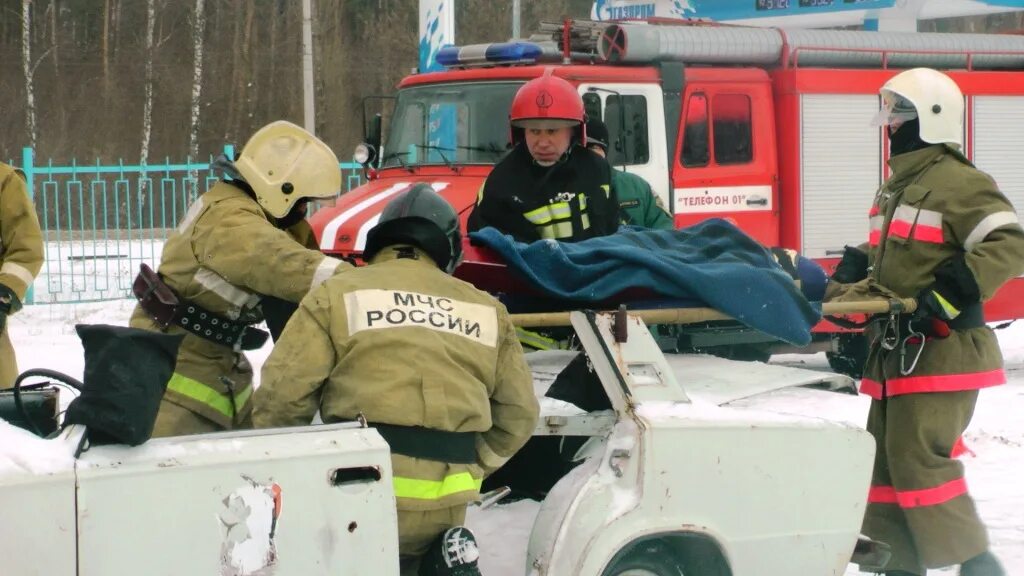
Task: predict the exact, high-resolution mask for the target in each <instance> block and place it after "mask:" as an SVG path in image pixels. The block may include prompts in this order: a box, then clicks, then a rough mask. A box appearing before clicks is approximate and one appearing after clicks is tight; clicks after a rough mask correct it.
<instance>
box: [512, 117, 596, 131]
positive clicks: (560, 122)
mask: <svg viewBox="0 0 1024 576" xmlns="http://www.w3.org/2000/svg"><path fill="white" fill-rule="evenodd" d="M579 124H580V123H579V121H577V120H569V119H563V118H523V119H520V120H513V121H512V126H514V127H516V128H529V129H534V130H558V129H559V128H568V127H569V126H579Z"/></svg>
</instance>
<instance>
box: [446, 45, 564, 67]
mask: <svg viewBox="0 0 1024 576" xmlns="http://www.w3.org/2000/svg"><path fill="white" fill-rule="evenodd" d="M543 53H544V50H543V49H542V48H541V47H540V46H539V45H537V44H534V43H533V42H492V43H490V44H470V45H468V46H445V47H444V48H441V50H440V51H438V53H437V63H438V64H440V65H442V66H448V67H455V66H481V65H487V64H512V63H518V62H524V63H526V62H536V61H537V60H538V59H540V57H541V55H542V54H543Z"/></svg>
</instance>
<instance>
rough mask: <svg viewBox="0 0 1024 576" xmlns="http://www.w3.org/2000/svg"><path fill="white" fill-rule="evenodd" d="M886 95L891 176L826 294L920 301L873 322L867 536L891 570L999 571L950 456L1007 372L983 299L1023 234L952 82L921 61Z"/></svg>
mask: <svg viewBox="0 0 1024 576" xmlns="http://www.w3.org/2000/svg"><path fill="white" fill-rule="evenodd" d="M881 95H882V101H883V108H882V110H881V111H880V113H879V118H878V120H879V122H878V123H879V124H880V125H884V126H887V127H888V132H889V138H890V160H889V165H890V167H891V168H892V176H891V177H890V178H889V180H888V181H886V183H885V184H884V185H883V186H882V188H881V189H880V190H879V192H878V194H877V195H876V196H875V200H874V203H873V205H872V207H871V211H870V235H869V241H868V243H867V244H866V245H864V246H863V248H862V249H852V248H849V249H847V254H846V255H845V256H844V258H843V261H842V262H841V263H840V265H839V267H837V270H836V274H834V275H833V280H836V281H837V282H839V283H838V284H836V285H834V286H831V287H830V289H829V292H830V296H832V297H833V299H857V298H858V297H859V296H860V295H863V294H864V293H865V292H866V291H867V290H869V289H871V287H872V286H873V285H877V286H881V287H883V289H884V290H887V291H889V292H891V293H894V294H895V295H897V296H899V297H916V298H917V301H918V310H917V311H916V312H915V313H914V314H912V315H899V316H892V317H890V316H886V317H885V318H879V319H877V320H875V321H874V322H873V323H872V325H871V326H869V329H868V337H869V341H870V343H871V345H870V350H869V353H868V360H867V364H866V366H865V369H864V378H863V379H862V381H861V392H863V393H865V394H868V395H870V396H871V397H872V399H873V401H872V403H871V410H870V413H869V415H868V423H867V426H868V430H869V431H871V432H872V433H873V434H874V435H875V438H876V440H877V453H876V458H875V469H874V475H873V478H872V486H871V490H870V493H869V495H868V507H867V512H866V516H865V519H864V533H865V534H867V535H868V536H870V537H871V538H874V539H876V540H881V541H884V542H887V543H888V544H890V545H891V546H892V549H893V555H892V559H891V560H890V562H889V563H888V565H887V566H885V567H884V571H885V574H888V575H899V576H910V575H915V576H922V575H923V574H925V572H926V570H927V569H928V568H939V567H942V566H949V565H954V564H960V565H961V568H960V574H961V575H962V576H1001V575H1003V574H1004V572H1003V570H1002V568H1001V566H1000V565H999V562H998V561H997V560H996V558H995V557H994V556H993V555H992V554H991V552H989V550H988V548H989V542H988V535H987V532H986V529H985V526H984V525H983V524H982V522H981V520H980V519H979V517H978V513H977V511H976V510H975V506H974V501H973V500H972V499H971V497H970V495H969V494H968V491H967V484H966V483H965V481H964V474H963V472H964V471H963V465H962V464H961V463H960V462H959V461H957V460H955V459H953V458H952V457H951V452H952V450H953V446H954V444H955V443H956V441H957V439H958V438H959V437H960V435H961V434H962V433H963V432H964V429H965V428H966V427H967V425H968V423H969V422H970V420H971V416H972V414H973V412H974V406H975V402H976V400H977V398H978V391H979V390H980V389H981V388H986V387H989V386H995V385H998V384H1002V383H1004V382H1005V380H1006V377H1005V375H1004V373H1003V368H1002V356H1001V354H1000V351H999V343H998V341H997V340H996V337H995V334H994V333H993V332H992V330H991V329H990V328H989V327H988V326H986V324H985V321H984V316H983V313H982V304H981V303H982V302H983V301H985V300H987V299H989V298H991V297H992V296H993V294H994V293H995V292H996V290H998V289H999V287H1000V286H1002V285H1003V283H1005V282H1006V281H1007V280H1009V279H1011V278H1014V277H1016V276H1018V275H1020V274H1022V273H1024V230H1022V229H1021V225H1020V222H1019V220H1018V218H1017V214H1016V213H1015V211H1014V209H1013V206H1012V205H1011V204H1010V202H1009V201H1008V200H1007V199H1006V197H1005V196H1004V195H1003V194H1002V193H1001V192H1000V191H999V189H998V188H997V187H996V184H995V183H994V182H993V180H992V179H991V178H990V177H989V176H988V175H986V174H985V173H983V172H981V171H979V170H977V169H976V168H975V167H974V166H973V165H972V164H971V163H970V162H969V161H968V160H967V159H966V158H965V157H964V156H963V154H962V153H961V149H962V142H961V139H962V138H963V120H962V119H963V114H964V99H963V95H962V93H961V92H960V89H959V87H958V86H957V85H956V83H955V82H954V81H953V80H952V79H951V78H949V77H948V76H946V75H945V74H942V73H940V72H937V71H935V70H931V69H927V68H916V69H913V70H908V71H906V72H903V73H901V74H898V75H896V76H895V77H893V78H892V79H891V80H889V81H888V82H887V83H886V84H885V85H884V86H883V87H882V89H881ZM861 568H862V569H866V568H870V569H872V570H879V569H880V567H865V566H862V567H861Z"/></svg>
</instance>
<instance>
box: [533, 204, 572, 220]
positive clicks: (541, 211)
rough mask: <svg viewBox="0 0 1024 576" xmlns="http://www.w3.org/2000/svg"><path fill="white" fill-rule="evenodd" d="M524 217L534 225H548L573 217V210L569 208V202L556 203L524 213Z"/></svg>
mask: <svg viewBox="0 0 1024 576" xmlns="http://www.w3.org/2000/svg"><path fill="white" fill-rule="evenodd" d="M523 216H524V217H525V218H526V219H527V220H529V221H530V222H531V223H533V224H547V223H548V222H551V221H552V220H558V219H562V218H569V217H571V216H572V210H571V209H570V208H569V203H568V202H556V203H554V204H548V205H547V206H541V207H540V208H534V209H533V210H530V211H529V212H523Z"/></svg>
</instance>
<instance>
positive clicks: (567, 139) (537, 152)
mask: <svg viewBox="0 0 1024 576" xmlns="http://www.w3.org/2000/svg"><path fill="white" fill-rule="evenodd" d="M572 130H573V127H572V126H565V127H563V128H526V129H525V131H526V148H527V149H528V150H529V151H530V155H531V156H533V159H534V160H536V161H537V164H540V165H541V166H551V165H552V164H554V163H555V162H558V159H559V158H561V157H562V154H565V151H566V150H568V149H569V144H570V143H571V142H572Z"/></svg>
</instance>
